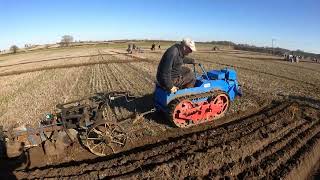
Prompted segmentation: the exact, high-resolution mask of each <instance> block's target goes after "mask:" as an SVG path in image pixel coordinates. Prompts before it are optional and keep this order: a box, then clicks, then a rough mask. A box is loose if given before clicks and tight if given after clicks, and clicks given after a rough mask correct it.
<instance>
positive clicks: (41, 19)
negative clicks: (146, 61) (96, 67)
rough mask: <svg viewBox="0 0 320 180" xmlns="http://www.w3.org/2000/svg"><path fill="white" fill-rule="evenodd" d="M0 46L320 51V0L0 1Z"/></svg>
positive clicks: (6, 47)
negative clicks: (67, 40)
mask: <svg viewBox="0 0 320 180" xmlns="http://www.w3.org/2000/svg"><path fill="white" fill-rule="evenodd" d="M0 18H1V20H0V21H1V25H0V50H1V49H8V48H9V47H10V46H11V45H13V44H15V45H18V46H19V47H23V46H24V44H46V43H56V42H59V41H60V40H61V37H62V36H63V35H72V36H73V37H74V39H75V40H115V39H163V40H176V41H178V40H181V39H182V38H184V37H190V38H192V39H194V40H196V41H213V40H214V41H221V40H228V41H233V42H235V43H246V44H251V45H257V46H271V45H272V39H275V40H274V45H275V46H276V47H282V48H288V49H291V50H296V49H300V50H304V51H307V52H314V53H320V35H319V33H320V23H319V22H320V21H319V19H320V1H319V0H264V1H261V0H152V1H150V0H86V1H84V0H0Z"/></svg>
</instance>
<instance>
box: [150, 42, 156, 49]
mask: <svg viewBox="0 0 320 180" xmlns="http://www.w3.org/2000/svg"><path fill="white" fill-rule="evenodd" d="M154 50H156V44H155V43H152V45H151V51H154Z"/></svg>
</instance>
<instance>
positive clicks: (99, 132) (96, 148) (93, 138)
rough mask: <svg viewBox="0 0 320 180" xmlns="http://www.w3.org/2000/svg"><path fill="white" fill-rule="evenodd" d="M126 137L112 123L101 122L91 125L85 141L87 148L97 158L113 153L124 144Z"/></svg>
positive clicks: (119, 128)
mask: <svg viewBox="0 0 320 180" xmlns="http://www.w3.org/2000/svg"><path fill="white" fill-rule="evenodd" d="M126 140H127V135H126V133H125V132H124V131H123V130H122V128H121V127H120V126H118V125H117V124H114V123H110V122H109V123H108V122H101V123H97V124H95V125H93V126H92V127H91V128H90V129H89V131H88V133H87V137H86V140H85V145H86V146H87V148H88V149H89V150H90V151H91V152H92V153H93V154H95V155H97V156H106V155H109V154H112V153H115V152H117V151H118V150H119V148H121V147H123V146H124V145H125V143H126Z"/></svg>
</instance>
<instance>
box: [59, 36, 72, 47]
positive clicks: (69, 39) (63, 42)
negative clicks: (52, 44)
mask: <svg viewBox="0 0 320 180" xmlns="http://www.w3.org/2000/svg"><path fill="white" fill-rule="evenodd" d="M72 42H73V37H72V36H70V35H64V36H62V38H61V42H60V46H69V45H70V43H72Z"/></svg>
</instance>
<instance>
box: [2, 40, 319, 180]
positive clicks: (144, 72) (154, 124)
mask: <svg viewBox="0 0 320 180" xmlns="http://www.w3.org/2000/svg"><path fill="white" fill-rule="evenodd" d="M210 49H211V47H210V46H208V47H205V46H203V47H200V48H199V51H198V52H196V53H193V54H192V55H191V56H192V57H194V58H195V59H196V60H197V61H198V62H200V63H202V64H204V66H205V68H206V69H207V70H209V69H220V68H223V67H231V68H234V69H235V70H236V71H237V73H238V77H239V82H240V84H241V85H242V88H243V92H244V96H243V97H242V98H239V99H236V101H235V102H234V103H233V104H232V106H231V108H230V110H229V112H228V114H227V116H226V117H225V118H223V119H220V120H219V121H217V122H213V123H209V124H206V125H203V126H199V127H192V128H190V129H177V128H173V127H171V126H170V125H169V124H168V123H166V122H165V119H163V117H162V116H160V115H159V116H158V115H152V116H148V117H147V118H145V119H143V120H141V121H139V122H138V123H137V124H133V125H132V127H128V128H129V129H130V128H131V129H134V133H133V134H134V137H135V138H133V139H132V142H130V143H128V145H127V146H126V147H125V148H124V150H123V151H121V152H119V153H117V154H115V155H112V156H108V157H103V158H97V157H95V156H92V155H89V154H88V153H87V152H85V150H83V151H82V150H77V152H78V151H79V152H78V154H77V155H75V154H72V153H70V152H66V154H65V155H63V156H61V157H58V158H56V159H57V160H56V161H55V160H52V157H47V155H43V157H42V159H46V160H47V162H45V163H44V162H43V161H42V162H39V161H37V158H34V159H33V158H32V157H31V166H30V167H29V169H28V170H21V169H23V168H20V169H19V170H12V171H13V173H14V175H15V176H17V177H18V178H41V177H48V178H75V179H77V178H84V179H85V178H89V177H90V178H119V179H124V178H128V179H131V178H157V177H163V178H166V179H167V178H174V179H176V178H184V177H188V178H209V179H211V178H219V177H220V178H224V177H234V178H240V179H242V178H265V179H270V178H286V179H304V178H307V177H308V176H309V174H310V173H311V171H312V170H313V169H314V166H315V165H316V164H317V162H318V161H319V158H320V155H319V154H318V152H319V149H320V120H319V117H320V111H319V108H320V95H319V93H320V89H319V88H320V85H319V84H318V82H319V80H320V64H316V63H311V62H301V63H299V64H292V63H289V62H285V61H283V60H282V59H281V58H279V57H274V56H270V55H266V54H259V53H254V52H246V51H236V50H219V51H210ZM163 53H164V50H157V51H155V52H151V51H149V50H145V52H144V53H136V54H133V55H128V54H126V52H125V51H124V49H119V48H118V49H116V48H110V47H90V48H74V49H66V50H59V51H58V50H55V51H53V50H52V51H43V52H37V53H36V52H33V53H28V54H17V55H10V56H3V57H0V84H1V88H0V124H1V125H3V126H4V127H6V128H9V127H10V126H13V125H15V124H19V125H22V124H25V123H29V124H32V125H36V124H37V123H38V122H39V120H40V119H41V118H42V117H43V116H44V114H45V113H46V112H53V111H54V110H55V105H56V104H58V103H63V102H68V101H72V100H77V99H80V98H82V97H85V96H90V95H93V94H94V93H97V92H108V91H130V92H131V93H132V94H134V95H136V96H137V97H139V98H138V99H139V101H138V102H137V110H138V111H139V112H143V111H147V110H149V109H151V108H152V92H153V89H154V81H155V74H156V69H157V65H158V63H159V60H160V58H161V56H162V54H163ZM127 111H130V110H129V109H121V108H119V110H118V111H117V113H118V114H117V115H121V114H126V113H128V112H127ZM132 132H133V131H132ZM142 140H143V141H142ZM71 152H72V151H71ZM86 155H87V156H86ZM31 156H32V153H31ZM80 157H81V158H80Z"/></svg>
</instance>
